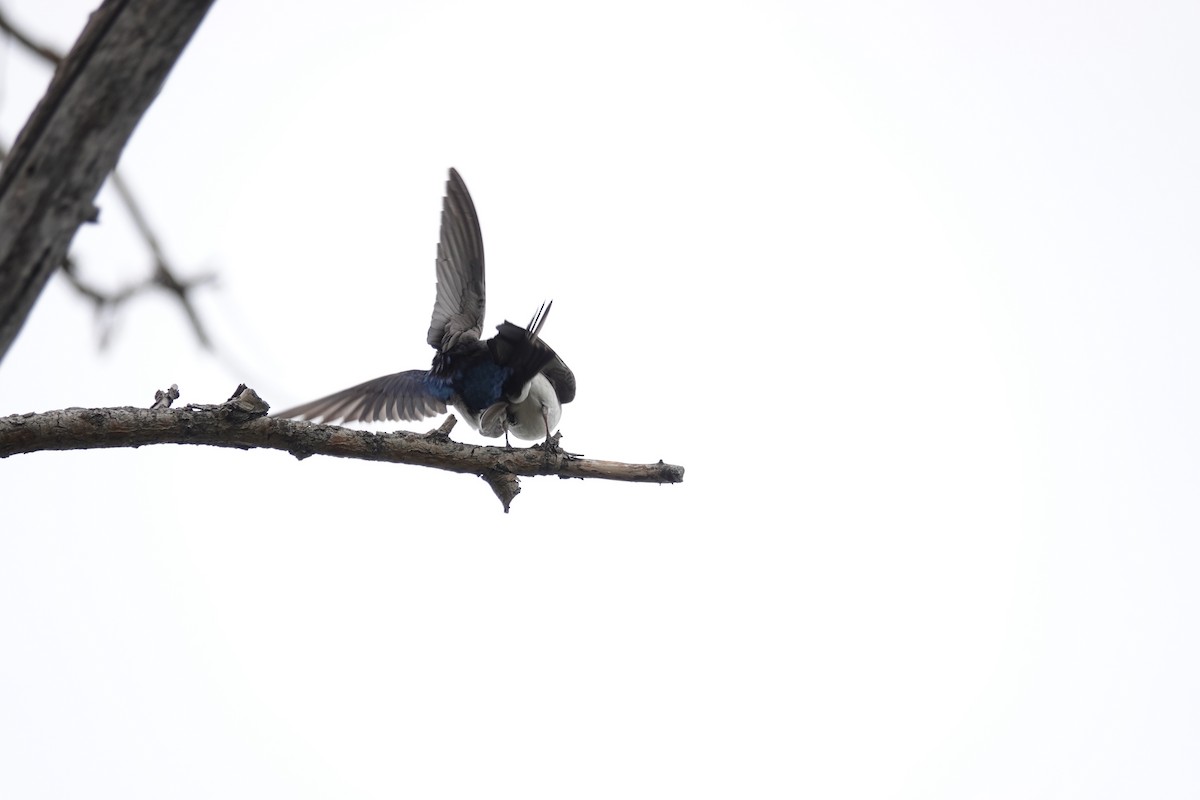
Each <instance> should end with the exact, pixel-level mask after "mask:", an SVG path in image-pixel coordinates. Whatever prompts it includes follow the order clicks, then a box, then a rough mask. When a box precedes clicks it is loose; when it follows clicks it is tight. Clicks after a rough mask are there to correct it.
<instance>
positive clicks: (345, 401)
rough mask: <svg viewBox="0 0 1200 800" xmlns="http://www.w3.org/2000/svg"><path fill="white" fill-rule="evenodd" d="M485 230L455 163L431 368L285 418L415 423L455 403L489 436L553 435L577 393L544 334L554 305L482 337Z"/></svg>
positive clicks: (440, 255) (445, 209)
mask: <svg viewBox="0 0 1200 800" xmlns="http://www.w3.org/2000/svg"><path fill="white" fill-rule="evenodd" d="M484 295H485V290H484V276H483V235H482V234H481V233H480V231H479V218H478V217H477V216H476V214H475V204H474V203H473V202H472V201H471V195H470V193H469V192H468V191H467V186H466V184H464V183H463V179H462V177H461V176H460V175H459V174H458V172H457V171H456V170H454V169H453V168H451V170H450V179H449V180H447V181H446V197H445V199H444V200H443V201H442V231H441V240H440V241H439V242H438V249H437V299H436V300H435V301H434V304H433V319H432V320H431V321H430V323H429V335H428V336H427V337H426V339H427V341H428V342H429V344H430V345H431V346H432V347H433V348H434V350H436V351H437V352H436V353H435V354H434V356H433V365H432V366H431V367H430V368H429V369H427V370H424V369H410V370H408V371H406V372H397V373H395V374H392V375H384V376H383V377H381V378H375V379H374V380H370V381H367V382H366V383H360V384H359V385H357V386H352V387H350V388H349V389H343V390H342V391H340V392H336V393H335V394H331V395H329V396H328V397H322V398H321V399H320V400H314V401H312V402H311V403H305V404H304V405H300V406H296V407H295V408H289V409H288V410H286V411H282V412H280V413H278V414H276V415H275V416H278V417H301V418H303V419H309V420H317V421H324V422H338V421H340V420H347V421H357V422H379V421H382V420H408V421H415V420H419V419H424V418H425V417H429V416H433V415H435V414H441V413H444V412H445V411H446V406H447V405H452V406H454V408H455V409H457V411H458V412H459V413H460V414H461V415H462V417H463V418H464V419H465V420H466V421H467V422H468V423H469V424H470V425H471V427H472V428H475V429H476V430H478V431H479V432H480V433H482V434H483V435H484V436H488V437H498V436H504V437H505V441H507V440H508V434H510V433H511V434H512V435H513V436H516V437H517V438H519V439H529V440H532V439H542V438H545V440H546V441H549V440H550V432H551V431H552V430H553V429H554V428H555V427H556V426H557V425H558V421H559V419H560V418H561V417H562V404H563V403H569V402H571V401H572V400H573V399H575V376H574V374H572V372H571V370H570V369H569V368H568V367H567V365H566V364H564V363H563V360H562V359H561V358H559V357H558V355H557V354H556V353H555V352H554V351H553V350H552V349H550V346H549V345H547V344H546V343H545V342H543V341H542V339H541V331H542V326H543V325H545V324H546V317H547V315H548V314H549V313H550V306H551V303H547V304H545V305H543V306H542V307H541V308H539V309H538V311H537V313H536V314H534V315H533V319H532V320H530V322H529V326H528V327H526V328H522V327H520V326H519V325H514V324H513V323H511V322H508V321H507V320H506V321H504V322H503V323H501V324H500V325H498V326H497V328H496V331H497V332H496V335H495V336H493V337H492V338H491V339H488V340H487V341H486V342H484V341H480V338H479V337H480V334H481V333H482V331H483V311H484V305H485V297H484Z"/></svg>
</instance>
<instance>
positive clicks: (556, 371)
mask: <svg viewBox="0 0 1200 800" xmlns="http://www.w3.org/2000/svg"><path fill="white" fill-rule="evenodd" d="M542 374H543V375H545V376H546V380H548V381H550V385H551V386H553V387H554V394H555V395H557V396H558V402H560V403H569V402H571V401H572V400H574V399H575V373H574V372H571V368H570V367H568V366H567V365H566V364H565V363H563V360H562V359H561V358H559V357H558V353H555V354H554V358H553V359H552V360H551V361H550V363H549V364H547V365H546V366H545V367H544V368H542Z"/></svg>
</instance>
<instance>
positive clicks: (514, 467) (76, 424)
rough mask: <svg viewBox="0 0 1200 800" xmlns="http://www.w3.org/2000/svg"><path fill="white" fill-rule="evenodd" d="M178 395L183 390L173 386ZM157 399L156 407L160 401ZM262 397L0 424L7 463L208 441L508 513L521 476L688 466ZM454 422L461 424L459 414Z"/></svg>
mask: <svg viewBox="0 0 1200 800" xmlns="http://www.w3.org/2000/svg"><path fill="white" fill-rule="evenodd" d="M172 388H174V387H172ZM156 402H157V401H156ZM267 410H268V406H267V404H266V403H264V402H263V401H262V400H260V399H259V398H258V396H257V395H256V394H254V392H253V390H250V389H246V388H245V387H238V391H237V392H236V393H235V394H234V396H233V397H232V398H230V399H229V400H228V401H226V402H225V403H221V404H218V405H188V406H183V407H182V408H130V407H124V408H67V409H63V410H61V411H47V412H44V413H29V414H13V415H11V416H8V417H0V458H6V457H8V456H12V455H17V454H19V453H32V452H37V451H42V450H89V449H93V448H104V447H141V446H143V445H148V444H207V445H213V446H216V447H234V448H239V449H250V448H259V447H265V448H272V449H275V450H285V451H287V452H289V453H291V454H292V455H294V456H296V457H297V458H307V457H308V456H311V455H326V456H338V457H341V458H358V459H362V460H366V461H388V462H392V463H395V464H414V465H419V466H426V467H436V468H437V469H444V470H448V471H450V472H462V473H470V474H474V475H478V476H480V477H481V478H483V479H484V480H485V481H486V482H487V483H488V485H489V486H491V487H492V490H493V491H494V492H495V493H496V496H497V497H499V498H500V502H501V503H503V504H504V510H505V511H506V512H507V511H508V507H509V504H510V503H511V501H512V499H513V497H515V496H516V494H517V493H518V492H520V485H519V482H518V478H520V477H523V476H534V475H557V476H559V477H560V478H602V479H605V480H615V481H631V482H635V483H679V482H681V481H682V480H683V467H678V466H675V465H673V464H664V463H663V462H661V461H660V462H658V463H657V464H624V463H620V462H616V461H597V460H595V459H585V458H581V457H578V456H575V455H572V454H570V453H565V452H563V451H562V450H561V449H559V448H558V447H557V445H556V443H553V442H552V443H551V445H550V446H549V447H546V446H544V445H535V446H533V447H528V448H516V449H508V448H504V447H481V446H478V445H470V444H463V443H461V442H455V441H453V440H451V439H450V437H449V435H448V433H449V429H450V428H451V427H453V424H452V423H449V420H448V424H445V425H443V426H442V427H441V428H439V429H437V430H434V431H431V432H429V433H423V434H422V433H407V432H395V433H374V432H371V431H360V430H352V429H350V428H343V427H340V426H337V425H317V424H315V423H311V422H299V421H295V420H288V419H277V418H273V417H267V416H266V413H267ZM450 419H453V417H451V418H450Z"/></svg>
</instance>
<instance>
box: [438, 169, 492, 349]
mask: <svg viewBox="0 0 1200 800" xmlns="http://www.w3.org/2000/svg"><path fill="white" fill-rule="evenodd" d="M485 293H486V290H485V288H484V277H483V234H482V233H480V230H479V217H478V216H476V214H475V204H474V203H473V202H472V201H471V194H470V192H468V191H467V185H466V184H465V183H463V179H462V177H461V176H460V175H459V174H458V171H457V170H455V169H454V168H453V167H451V169H450V179H449V180H447V181H446V197H445V199H444V200H443V201H442V233H441V238H440V240H439V241H438V249H437V299H436V300H435V301H434V304H433V318H432V320H431V321H430V323H429V336H428V337H427V340H428V342H429V344H430V346H431V347H434V348H435V349H437V351H438V352H446V351H447V350H449V349H451V348H452V347H454V346H455V345H457V344H458V343H459V342H460V341H463V342H469V341H478V340H479V336H480V334H481V332H482V330H483V311H484V305H485V302H486V297H485Z"/></svg>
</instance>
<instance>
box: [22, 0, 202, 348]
mask: <svg viewBox="0 0 1200 800" xmlns="http://www.w3.org/2000/svg"><path fill="white" fill-rule="evenodd" d="M212 2H213V0H105V2H104V3H103V4H102V5H101V6H100V8H99V9H97V10H96V11H95V12H94V13H93V14H92V16H91V18H90V19H89V21H88V24H87V26H86V27H85V28H84V30H83V33H82V34H80V37H79V40H78V41H77V42H76V43H75V46H74V47H73V48H72V49H71V52H70V53H69V54H68V55H67V56H66V58H64V59H63V60H62V62H61V63H60V64H59V67H58V69H57V70H56V71H55V74H54V79H53V80H52V81H51V82H50V86H49V88H48V89H47V90H46V95H45V97H43V98H42V101H41V102H40V103H39V104H38V107H37V108H36V109H35V110H34V112H33V115H32V116H31V117H30V118H29V120H28V122H26V124H25V127H24V129H23V130H22V131H21V134H20V135H19V136H18V137H17V141H16V142H15V143H14V145H13V149H12V153H10V155H9V158H8V159H7V160H6V161H5V163H4V168H3V171H2V172H0V358H3V356H4V354H5V353H7V351H8V348H9V347H10V346H11V344H12V342H13V340H14V339H15V338H16V335H17V332H18V331H20V329H21V327H22V326H23V325H24V324H25V320H26V318H27V317H28V315H29V311H30V310H31V309H32V307H33V304H34V301H36V300H37V297H38V295H39V294H41V291H42V289H43V287H44V286H45V285H46V281H47V280H49V278H50V275H51V274H52V273H53V272H54V270H55V269H57V268H58V267H59V266H60V265H61V264H62V263H63V261H64V259H65V257H66V253H67V249H68V248H69V246H70V244H71V240H72V238H74V236H75V232H76V231H77V230H78V229H79V226H80V225H81V224H83V223H84V222H86V221H90V220H94V219H95V218H96V213H97V212H96V208H95V206H94V205H93V201H94V199H95V197H96V194H97V193H98V192H99V190H100V186H101V185H102V184H103V182H104V179H105V178H106V177H107V176H108V175H109V173H111V172H112V170H113V168H114V167H115V165H116V163H117V160H118V159H119V157H120V155H121V151H122V150H123V149H124V147H125V144H126V142H127V141H128V140H129V136H130V135H131V134H132V133H133V129H134V127H135V126H136V125H137V123H138V121H139V120H140V119H141V117H142V115H143V114H144V113H145V111H146V109H147V108H148V107H149V106H150V103H151V102H152V101H153V100H154V97H155V96H156V95H157V94H158V92H159V91H160V90H161V88H162V85H163V82H164V81H165V80H166V77H167V74H168V73H169V72H170V70H171V68H172V67H173V66H174V64H175V61H176V60H177V59H178V58H179V55H180V53H181V52H182V51H183V48H184V47H185V46H186V45H187V43H188V41H189V40H190V39H191V37H192V34H193V33H195V31H196V28H197V27H198V26H199V25H200V22H201V21H202V20H203V19H204V16H205V14H206V13H207V12H208V9H209V7H210V6H211V5H212ZM9 27H10V29H11V26H9ZM18 41H22V42H23V43H24V40H22V39H18ZM30 44H32V43H30ZM42 49H45V48H42ZM35 51H37V48H36V47H35ZM135 222H136V218H135ZM156 281H159V282H162V281H161V279H160V278H159V277H158V276H156ZM174 283H175V285H176V287H177V288H182V287H183V286H184V284H182V283H180V282H179V281H174ZM164 285H166V284H165V283H164ZM168 288H170V287H169V286H168ZM181 297H182V295H181ZM189 315H191V316H192V317H193V319H194V320H195V319H197V318H196V317H195V316H194V314H192V313H191V312H189ZM200 333H201V335H202V337H203V332H202V331H200ZM205 339H206V337H203V338H202V341H203V340H205Z"/></svg>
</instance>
